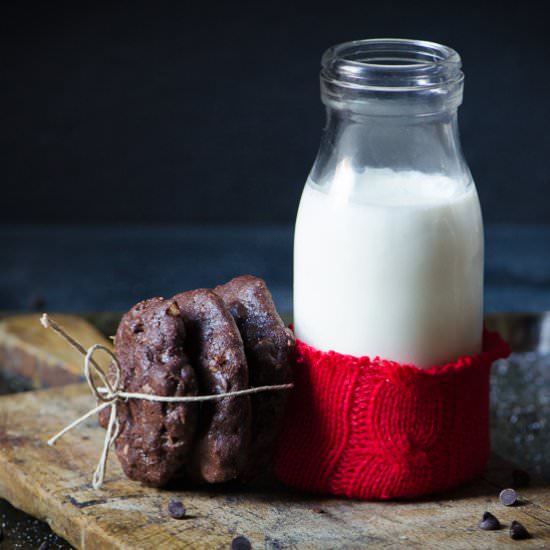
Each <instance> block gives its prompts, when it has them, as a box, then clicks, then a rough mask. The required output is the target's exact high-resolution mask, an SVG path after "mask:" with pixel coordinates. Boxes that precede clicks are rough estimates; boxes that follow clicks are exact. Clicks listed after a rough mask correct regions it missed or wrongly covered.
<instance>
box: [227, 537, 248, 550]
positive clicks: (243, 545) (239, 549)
mask: <svg viewBox="0 0 550 550" xmlns="http://www.w3.org/2000/svg"><path fill="white" fill-rule="evenodd" d="M251 548H252V545H251V544H250V541H249V540H248V539H247V538H246V537H244V536H243V535H239V536H238V537H235V538H234V539H233V540H232V541H231V550H250V549H251Z"/></svg>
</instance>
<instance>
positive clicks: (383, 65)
mask: <svg viewBox="0 0 550 550" xmlns="http://www.w3.org/2000/svg"><path fill="white" fill-rule="evenodd" d="M321 64H322V69H321V78H322V79H323V80H324V81H325V82H327V83H332V84H333V85H339V86H342V87H347V88H356V89H365V90H369V89H370V90H381V91H399V90H404V91H411V90H418V89H429V88H434V87H442V86H444V85H446V84H449V85H450V84H453V83H456V84H460V83H461V82H462V79H463V73H462V71H461V67H462V62H461V59H460V56H459V55H458V53H457V52H456V51H455V50H453V49H452V48H449V47H448V46H444V45H442V44H437V43H435V42H427V41H424V40H410V39H400V38H380V39H369V40H355V41H353V42H345V43H343V44H338V45H336V46H333V47H331V48H329V49H328V50H327V51H326V52H325V53H324V55H323V57H322V62H321Z"/></svg>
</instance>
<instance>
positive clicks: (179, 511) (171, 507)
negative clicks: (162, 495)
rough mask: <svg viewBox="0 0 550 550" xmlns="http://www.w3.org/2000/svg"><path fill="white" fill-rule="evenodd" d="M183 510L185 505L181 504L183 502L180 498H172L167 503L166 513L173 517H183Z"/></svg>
mask: <svg viewBox="0 0 550 550" xmlns="http://www.w3.org/2000/svg"><path fill="white" fill-rule="evenodd" d="M185 512H186V510H185V506H184V505H183V502H182V501H181V500H175V499H172V500H171V501H170V502H169V503H168V513H169V514H170V515H171V516H172V517H173V518H174V519H183V518H184V517H185Z"/></svg>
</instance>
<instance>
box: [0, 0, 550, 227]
mask: <svg viewBox="0 0 550 550" xmlns="http://www.w3.org/2000/svg"><path fill="white" fill-rule="evenodd" d="M79 4H80V3H79V2H74V3H72V4H71V7H65V8H61V7H52V5H51V4H50V3H46V2H45V3H43V4H42V5H41V6H40V7H34V6H33V5H32V4H25V3H19V4H18V7H17V10H16V11H10V10H8V9H7V8H2V14H1V18H0V19H1V24H2V26H3V29H2V33H1V34H2V40H3V41H4V45H3V48H2V52H3V54H2V67H1V76H0V79H1V82H2V85H1V86H0V94H1V95H0V110H1V111H2V117H1V122H0V140H1V147H2V162H1V164H0V182H1V185H2V191H3V192H2V206H3V208H2V220H3V221H12V222H13V221H36V222H43V221H53V222H65V221H67V222H90V221H91V222H93V221H98V222H101V221H115V222H130V221H140V222H153V223H154V222H263V221H266V222H288V221H291V220H292V219H293V218H294V214H295V209H296V205H297V201H298V197H299V193H300V191H301V188H302V185H303V183H304V180H305V178H306V175H307V173H308V171H309V168H310V166H311V163H312V161H313V158H314V155H315V152H316V148H317V145H318V141H319V134H320V129H321V127H322V125H323V117H324V113H323V110H322V107H321V104H320V102H319V91H318V68H319V59H320V56H321V54H322V52H323V50H324V49H325V48H326V47H328V46H330V45H332V44H334V43H337V42H341V41H345V40H350V39H356V38H367V37H380V36H390V37H411V38H423V39H429V40H434V41H439V42H443V43H445V44H448V45H450V46H452V47H454V48H456V49H457V50H458V51H459V52H460V53H461V54H462V57H463V61H464V69H465V72H466V88H465V103H464V105H463V107H462V108H461V112H460V121H461V133H462V140H463V145H464V150H465V154H466V156H467V159H468V161H469V163H470V166H471V168H472V171H473V173H474V177H475V179H476V181H477V184H478V188H479V192H480V195H481V200H482V203H483V207H484V213H485V219H486V221H488V222H496V221H508V222H543V223H545V222H550V193H549V191H548V189H549V188H550V168H549V158H550V148H549V145H550V141H549V139H548V138H547V126H548V123H549V121H550V71H549V70H548V59H549V58H550V47H549V40H548V38H547V18H546V17H545V16H544V15H543V13H542V12H537V11H536V8H534V7H533V6H537V5H539V6H542V5H543V4H544V3H542V2H521V3H517V4H516V7H515V8H513V9H506V8H503V7H500V8H498V11H495V7H484V5H486V6H489V4H491V3H489V2H487V3H483V2H477V3H476V6H475V8H474V9H470V8H468V6H467V5H466V4H464V3H462V4H461V3H457V2H452V3H451V2H447V3H443V2H438V3H437V4H433V5H427V4H422V3H421V2H410V1H409V2H391V3H390V2H367V1H355V2H345V1H343V2H332V3H331V4H323V3H320V2H317V3H311V4H309V6H306V5H305V4H299V3H293V6H285V5H283V4H281V3H277V2H271V1H268V2H250V3H240V2H219V3H215V2H196V3H194V4H191V3H189V2H180V3H174V4H172V5H170V4H166V3H162V2H149V3H148V4H147V6H146V7H145V6H144V5H141V7H136V4H135V3H130V2H128V3H124V4H122V3H116V7H113V6H114V5H115V4H110V3H107V2H103V3H102V2H96V3H95V5H92V6H90V7H88V8H84V7H82V5H79ZM495 5H496V4H495ZM500 5H501V6H502V5H505V3H501V4H500ZM95 199H97V200H95Z"/></svg>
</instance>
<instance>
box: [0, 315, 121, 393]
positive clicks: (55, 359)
mask: <svg viewBox="0 0 550 550" xmlns="http://www.w3.org/2000/svg"><path fill="white" fill-rule="evenodd" d="M53 317H54V318H55V320H56V321H57V322H58V323H59V324H60V325H62V326H64V327H66V328H67V329H69V331H70V333H71V335H72V336H74V337H75V338H76V339H77V340H78V341H79V342H80V343H81V344H82V345H83V346H84V347H85V348H88V347H89V346H91V345H93V344H103V345H104V346H108V347H112V344H111V342H110V341H109V340H108V339H106V338H105V337H104V336H103V335H102V334H101V332H99V331H98V330H97V329H96V328H95V327H94V326H92V325H91V324H90V323H88V322H87V321H86V320H84V319H82V318H81V317H77V316H76V315H64V314H54V315H53ZM96 360H97V362H98V363H99V364H101V365H102V366H103V367H105V368H107V366H108V358H107V357H106V356H105V355H103V354H97V359H96ZM0 365H1V366H2V372H3V373H6V374H8V375H12V376H13V375H15V376H19V377H23V378H25V379H26V381H27V382H28V383H29V384H30V386H31V387H32V388H44V387H51V386H62V385H65V384H71V383H74V382H78V381H81V380H83V375H82V356H81V355H80V353H78V352H77V351H76V350H74V349H73V348H71V347H70V346H69V345H68V344H67V343H66V342H65V341H64V340H63V339H62V338H60V337H59V335H57V334H55V333H54V332H53V331H52V330H46V329H45V328H44V327H43V326H42V325H41V324H40V315H39V314H26V315H13V316H10V317H6V318H4V319H2V320H0Z"/></svg>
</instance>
